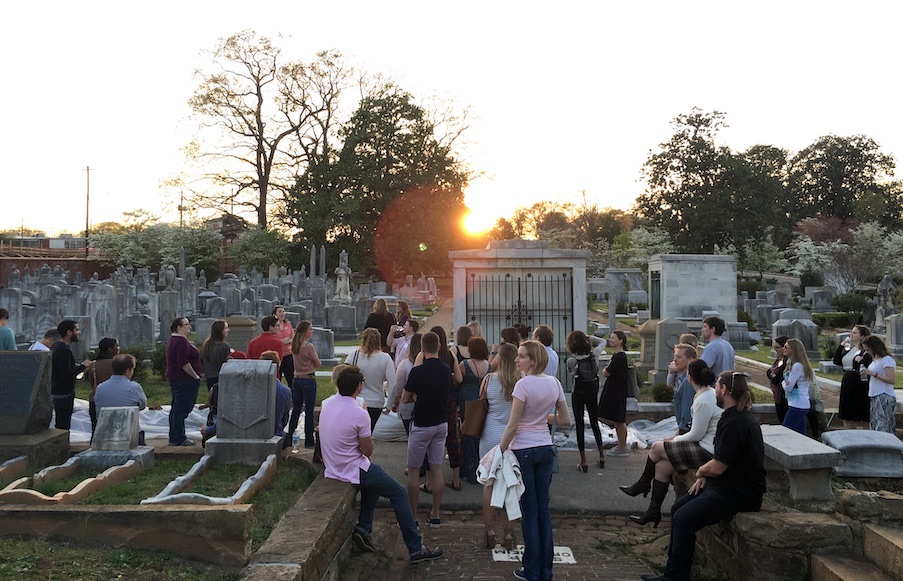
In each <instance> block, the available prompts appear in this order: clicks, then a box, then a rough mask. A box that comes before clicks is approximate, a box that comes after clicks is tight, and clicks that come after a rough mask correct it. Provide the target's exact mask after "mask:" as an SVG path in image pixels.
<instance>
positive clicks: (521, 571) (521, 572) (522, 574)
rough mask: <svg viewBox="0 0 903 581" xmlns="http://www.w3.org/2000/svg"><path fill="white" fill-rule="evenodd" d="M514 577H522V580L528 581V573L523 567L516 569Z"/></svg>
mask: <svg viewBox="0 0 903 581" xmlns="http://www.w3.org/2000/svg"><path fill="white" fill-rule="evenodd" d="M514 578H515V579H521V581H527V574H526V573H525V572H524V568H523V567H520V568H518V569H515V570H514Z"/></svg>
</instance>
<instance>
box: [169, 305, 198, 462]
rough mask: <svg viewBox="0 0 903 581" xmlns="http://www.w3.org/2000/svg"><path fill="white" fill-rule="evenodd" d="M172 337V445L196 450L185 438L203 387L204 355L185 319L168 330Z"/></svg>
mask: <svg viewBox="0 0 903 581" xmlns="http://www.w3.org/2000/svg"><path fill="white" fill-rule="evenodd" d="M169 329H170V331H172V334H171V335H170V336H169V340H167V342H166V379H168V380H169V386H170V391H171V392H172V408H171V409H170V410H169V445H170V446H194V445H195V441H194V440H190V439H189V438H187V437H186V436H185V418H187V417H188V414H190V413H191V410H192V409H194V404H195V402H196V401H197V399H198V388H199V387H200V386H201V373H203V371H204V367H203V365H202V364H201V352H200V351H198V348H197V347H195V346H194V343H192V342H191V341H189V340H188V335H190V334H191V323H190V322H189V321H188V319H187V318H186V317H177V318H175V319H174V320H173V322H172V324H170V326H169Z"/></svg>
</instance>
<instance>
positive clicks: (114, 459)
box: [77, 406, 154, 471]
mask: <svg viewBox="0 0 903 581" xmlns="http://www.w3.org/2000/svg"><path fill="white" fill-rule="evenodd" d="M139 414H140V411H139V410H138V408H137V407H135V406H127V407H107V408H104V409H102V410H100V414H99V415H98V416H97V428H96V429H95V430H94V435H93V437H92V438H91V448H90V449H88V450H85V451H84V452H81V453H80V454H78V455H77V457H78V458H79V465H80V466H81V467H82V468H90V469H92V470H98V471H103V470H106V469H107V468H110V467H112V466H121V465H123V464H125V463H126V462H128V461H129V460H134V461H135V463H137V464H138V465H139V466H141V468H142V469H144V470H149V469H151V468H153V467H154V449H153V448H152V447H150V446H140V445H139V444H138V430H139V425H138V418H139Z"/></svg>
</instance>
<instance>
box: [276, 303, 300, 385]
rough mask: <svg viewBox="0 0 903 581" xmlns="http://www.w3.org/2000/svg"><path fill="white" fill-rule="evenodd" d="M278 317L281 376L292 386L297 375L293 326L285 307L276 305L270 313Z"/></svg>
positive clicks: (277, 333) (277, 334)
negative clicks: (293, 359) (293, 355)
mask: <svg viewBox="0 0 903 581" xmlns="http://www.w3.org/2000/svg"><path fill="white" fill-rule="evenodd" d="M270 314H271V315H273V316H274V317H276V336H277V337H279V340H280V341H282V352H281V353H280V354H279V355H280V357H281V358H282V363H281V364H280V365H279V374H280V377H281V378H284V379H285V382H286V383H287V384H288V385H291V384H292V377H293V376H294V375H295V368H294V362H293V361H292V337H293V336H294V332H293V331H292V324H291V322H290V321H286V320H285V307H283V306H282V305H276V306H275V307H273V312H272V313H270Z"/></svg>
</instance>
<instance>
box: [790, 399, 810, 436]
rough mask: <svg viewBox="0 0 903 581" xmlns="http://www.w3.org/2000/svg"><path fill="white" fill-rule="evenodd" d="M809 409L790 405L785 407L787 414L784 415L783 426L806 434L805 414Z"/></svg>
mask: <svg viewBox="0 0 903 581" xmlns="http://www.w3.org/2000/svg"><path fill="white" fill-rule="evenodd" d="M808 413H809V410H804V409H800V408H795V407H793V406H790V407H788V408H787V415H785V416H784V427H786V428H790V429H791V430H793V431H795V432H799V433H801V434H802V435H804V436H805V435H806V415H807V414H808Z"/></svg>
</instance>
